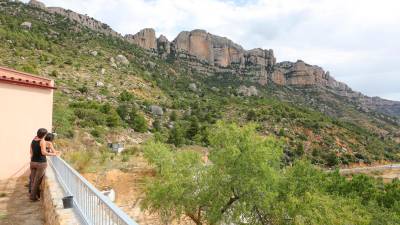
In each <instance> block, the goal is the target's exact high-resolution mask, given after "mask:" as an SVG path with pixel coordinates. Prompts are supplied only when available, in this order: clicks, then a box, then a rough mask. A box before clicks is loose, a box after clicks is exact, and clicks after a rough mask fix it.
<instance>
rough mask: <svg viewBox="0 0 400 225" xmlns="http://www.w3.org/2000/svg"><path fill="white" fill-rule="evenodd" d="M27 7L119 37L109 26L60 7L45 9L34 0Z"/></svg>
mask: <svg viewBox="0 0 400 225" xmlns="http://www.w3.org/2000/svg"><path fill="white" fill-rule="evenodd" d="M28 5H30V6H31V7H35V8H40V9H43V10H45V11H47V12H49V13H56V14H60V15H62V16H65V17H67V18H69V19H70V20H72V21H75V22H77V23H79V24H81V25H83V26H85V27H88V28H90V29H92V30H95V31H98V32H100V33H103V34H106V35H112V36H115V37H120V36H121V35H120V34H119V33H118V32H116V31H114V30H113V29H111V28H110V26H108V25H107V24H105V23H102V22H100V21H98V20H96V19H94V18H92V17H89V16H87V15H82V14H79V13H76V12H74V11H71V10H68V9H64V8H61V7H46V5H45V4H44V3H42V2H39V1H36V0H31V1H29V3H28Z"/></svg>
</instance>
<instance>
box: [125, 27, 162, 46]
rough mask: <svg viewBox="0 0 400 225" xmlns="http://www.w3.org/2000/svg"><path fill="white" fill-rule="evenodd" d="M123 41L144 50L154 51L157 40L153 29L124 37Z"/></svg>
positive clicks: (146, 29)
mask: <svg viewBox="0 0 400 225" xmlns="http://www.w3.org/2000/svg"><path fill="white" fill-rule="evenodd" d="M125 39H126V40H127V41H128V42H130V43H133V44H136V45H138V46H140V47H142V48H144V49H148V50H150V49H151V50H156V49H157V40H156V32H155V30H154V29H153V28H145V29H142V30H140V31H139V32H138V33H136V34H134V35H132V34H128V35H125Z"/></svg>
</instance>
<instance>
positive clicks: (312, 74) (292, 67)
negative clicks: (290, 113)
mask: <svg viewBox="0 0 400 225" xmlns="http://www.w3.org/2000/svg"><path fill="white" fill-rule="evenodd" d="M274 76H275V77H274V78H275V79H278V80H279V82H277V83H280V84H287V85H293V86H322V87H329V88H333V89H336V90H338V91H350V90H351V89H350V88H349V87H348V86H347V85H346V84H344V83H342V82H339V81H336V80H335V79H334V78H333V77H331V76H330V74H329V72H325V71H324V70H323V69H322V68H321V67H319V66H313V65H309V64H307V63H305V62H303V61H302V60H297V61H296V62H294V63H293V62H281V63H278V64H277V65H276V67H275V71H274ZM282 79H284V81H282Z"/></svg>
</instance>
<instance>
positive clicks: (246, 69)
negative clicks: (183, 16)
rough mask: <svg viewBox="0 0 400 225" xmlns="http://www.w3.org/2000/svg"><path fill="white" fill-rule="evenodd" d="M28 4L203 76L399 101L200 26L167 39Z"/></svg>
mask: <svg viewBox="0 0 400 225" xmlns="http://www.w3.org/2000/svg"><path fill="white" fill-rule="evenodd" d="M28 4H29V5H30V6H31V7H35V8H40V9H43V10H46V11H48V12H50V13H56V14H60V15H62V16H65V17H67V18H69V19H70V20H72V21H75V22H77V23H78V24H80V25H82V26H85V27H88V28H90V29H92V30H94V31H97V32H100V33H103V34H106V35H112V36H116V37H120V38H122V39H125V40H126V41H128V42H130V43H133V44H136V45H138V46H140V47H142V48H144V49H146V50H148V51H152V52H153V53H156V54H158V55H159V56H160V57H161V58H164V59H165V58H167V57H170V58H173V59H176V60H178V61H183V62H186V63H188V64H189V66H191V67H192V68H193V69H195V70H197V71H198V72H200V73H204V74H207V75H212V74H217V73H230V74H232V75H233V76H237V77H239V78H240V79H248V80H250V81H254V82H257V83H258V84H260V85H266V84H267V83H269V82H270V83H272V84H275V85H278V86H292V87H318V88H325V89H327V90H330V91H332V92H334V93H335V94H337V95H339V96H342V97H346V98H348V99H349V100H351V101H354V102H355V104H357V105H359V106H360V108H362V109H364V110H365V111H369V110H378V111H380V112H384V113H387V114H391V115H400V102H396V101H389V100H385V99H381V98H376V97H374V98H371V97H368V96H365V95H363V94H361V93H359V92H355V91H353V90H351V88H349V87H348V86H347V85H346V84H344V83H342V82H339V81H336V80H335V79H334V78H333V77H332V76H331V75H330V73H329V72H328V71H324V70H323V69H322V68H321V67H319V66H315V65H310V64H307V63H305V62H303V61H301V60H298V61H297V62H279V63H277V62H276V58H275V56H274V52H273V50H272V49H261V48H256V49H251V50H245V49H244V48H243V47H242V46H240V45H239V44H236V43H234V42H233V41H231V40H230V39H228V38H226V37H221V36H217V35H214V34H210V33H208V32H207V31H205V30H200V29H196V30H192V31H182V32H180V33H179V34H178V36H177V37H176V38H175V39H174V40H173V41H169V40H168V39H167V38H166V37H165V36H164V35H160V36H159V37H158V38H157V37H156V32H155V30H154V29H152V28H145V29H143V30H141V31H139V32H138V33H136V34H134V35H132V34H127V35H125V36H124V37H123V36H121V35H120V34H119V33H118V32H116V31H114V30H113V29H111V28H110V27H109V26H108V25H107V24H104V23H102V22H100V21H98V20H95V19H94V18H91V17H89V16H86V15H81V14H79V13H76V12H73V11H71V10H66V9H63V8H59V7H46V6H45V4H43V3H41V2H39V1H36V0H31V1H30V2H29V3H28Z"/></svg>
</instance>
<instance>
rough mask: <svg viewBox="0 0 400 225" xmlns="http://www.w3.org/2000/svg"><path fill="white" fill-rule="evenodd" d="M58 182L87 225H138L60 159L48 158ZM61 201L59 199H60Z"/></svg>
mask: <svg viewBox="0 0 400 225" xmlns="http://www.w3.org/2000/svg"><path fill="white" fill-rule="evenodd" d="M49 158H50V160H49V161H50V165H51V167H52V168H53V170H54V172H55V174H56V177H57V179H58V181H59V182H60V184H61V186H62V187H63V188H64V191H65V192H66V193H67V194H68V195H72V196H73V201H74V208H75V209H76V210H77V212H78V213H79V214H80V216H81V217H82V219H83V220H84V222H85V223H86V224H87V225H138V224H137V223H136V222H134V221H133V220H132V219H131V218H129V216H128V215H126V213H124V212H123V211H122V210H121V209H119V208H118V207H117V206H116V205H115V204H114V203H113V202H111V200H110V199H108V197H106V196H104V195H103V194H102V193H101V192H100V191H98V190H97V189H96V188H95V187H94V186H93V185H92V184H90V183H89V182H88V181H87V180H86V179H85V178H84V177H82V176H81V175H80V174H79V173H78V172H77V171H76V170H74V169H73V168H72V167H71V166H70V165H68V163H66V162H65V161H64V160H63V159H61V158H60V157H56V156H54V157H49ZM60 200H61V199H60Z"/></svg>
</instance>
